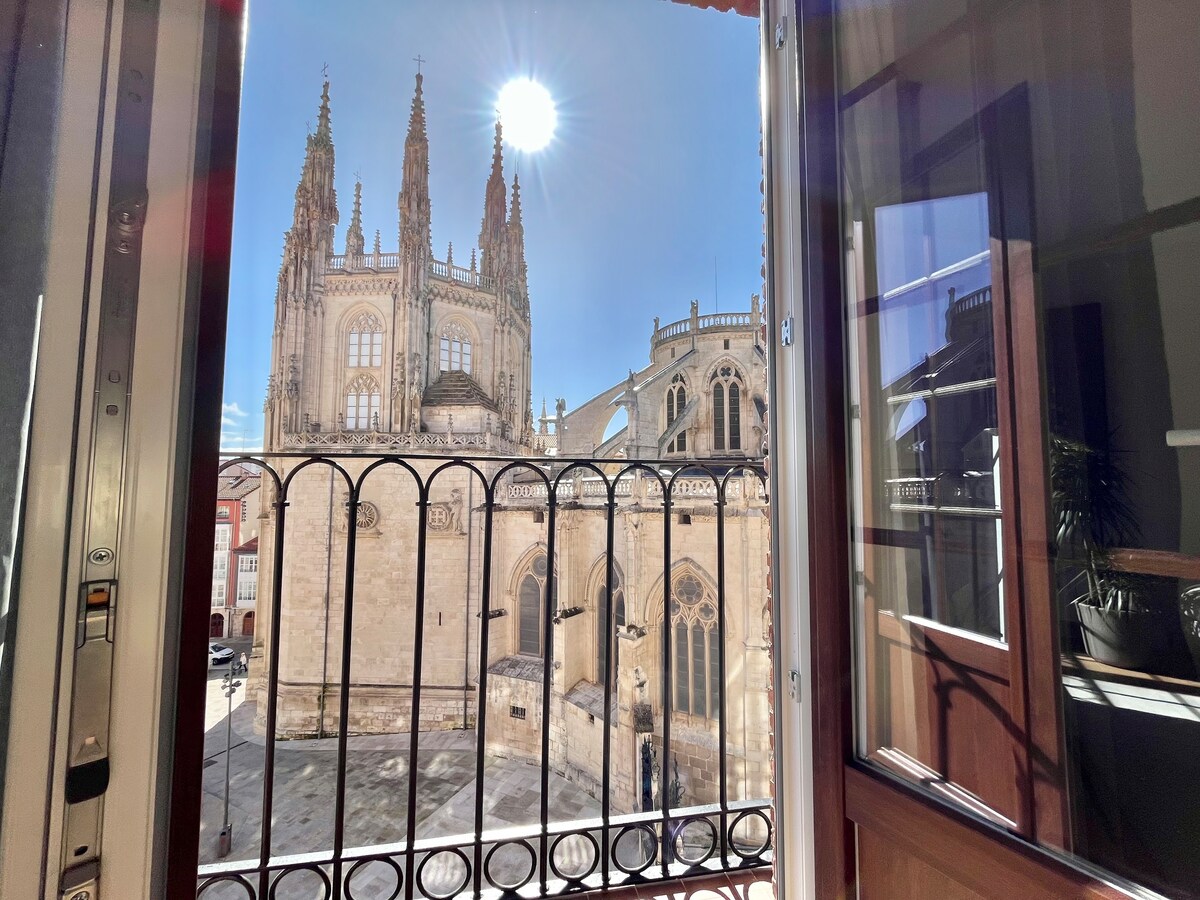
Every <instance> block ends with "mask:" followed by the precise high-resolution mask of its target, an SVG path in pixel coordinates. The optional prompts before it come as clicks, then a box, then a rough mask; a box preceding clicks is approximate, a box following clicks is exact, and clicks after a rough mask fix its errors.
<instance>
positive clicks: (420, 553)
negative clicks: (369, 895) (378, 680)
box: [404, 482, 429, 900]
mask: <svg viewBox="0 0 1200 900" xmlns="http://www.w3.org/2000/svg"><path fill="white" fill-rule="evenodd" d="M417 508H418V509H419V510H420V513H419V515H420V519H419V521H418V522H417V572H416V578H417V596H416V607H415V609H414V611H413V613H414V616H415V618H416V622H415V624H414V627H413V678H412V704H411V706H410V712H409V721H408V732H409V740H408V798H407V805H408V821H407V832H408V840H407V842H406V846H405V848H404V897H405V900H412V898H413V890H414V888H415V884H416V880H417V868H416V865H415V862H416V846H415V845H416V841H417V747H418V744H419V739H420V736H421V663H422V658H421V657H422V650H423V649H424V644H425V550H426V546H425V545H426V541H427V538H428V533H427V532H428V524H429V484H428V482H426V483H425V484H422V485H420V496H419V497H418V499H417Z"/></svg>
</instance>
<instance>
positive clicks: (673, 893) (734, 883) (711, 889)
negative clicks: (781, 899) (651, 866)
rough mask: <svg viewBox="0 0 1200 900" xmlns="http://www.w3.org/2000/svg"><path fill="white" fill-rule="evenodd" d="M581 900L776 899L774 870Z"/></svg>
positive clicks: (684, 880) (676, 882) (662, 883)
mask: <svg viewBox="0 0 1200 900" xmlns="http://www.w3.org/2000/svg"><path fill="white" fill-rule="evenodd" d="M575 896H578V897H580V898H583V900H589V898H590V900H599V898H606V900H775V882H774V869H773V868H772V867H771V866H758V867H757V868H753V869H733V870H731V871H729V872H719V873H714V874H705V875H697V876H695V877H694V878H679V879H673V880H671V881H659V882H650V883H647V884H637V885H628V886H625V885H623V886H621V887H618V888H613V889H611V890H607V891H589V892H588V893H585V894H578V895H575Z"/></svg>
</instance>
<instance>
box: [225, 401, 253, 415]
mask: <svg viewBox="0 0 1200 900" xmlns="http://www.w3.org/2000/svg"><path fill="white" fill-rule="evenodd" d="M221 412H222V413H224V414H225V415H229V416H237V417H238V418H241V417H242V416H248V415H250V414H249V413H248V412H246V411H245V410H244V409H242V408H241V407H240V406H238V405H237V403H236V402H234V403H222V404H221Z"/></svg>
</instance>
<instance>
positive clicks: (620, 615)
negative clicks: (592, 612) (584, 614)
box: [596, 565, 625, 684]
mask: <svg viewBox="0 0 1200 900" xmlns="http://www.w3.org/2000/svg"><path fill="white" fill-rule="evenodd" d="M612 599H613V609H614V610H615V615H614V616H613V626H614V631H613V641H612V649H613V661H612V662H613V667H612V670H613V672H616V671H617V665H618V664H619V662H620V653H619V648H620V646H621V643H620V641H618V640H617V634H619V633H620V631H621V629H623V628H624V627H625V588H624V580H623V579H622V577H621V570H620V569H619V568H617V566H615V565H614V566H613V589H612ZM606 622H608V597H607V592H606V591H605V590H604V579H603V578H602V579H600V583H599V584H598V585H596V683H597V684H603V683H604V637H605V631H606V629H605V623H606Z"/></svg>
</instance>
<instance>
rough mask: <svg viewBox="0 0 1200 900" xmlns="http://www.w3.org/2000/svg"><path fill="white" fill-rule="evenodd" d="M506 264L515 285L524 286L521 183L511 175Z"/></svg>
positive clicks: (517, 177)
mask: <svg viewBox="0 0 1200 900" xmlns="http://www.w3.org/2000/svg"><path fill="white" fill-rule="evenodd" d="M507 237H508V264H509V267H510V269H511V271H512V274H513V276H514V277H515V278H516V281H517V284H518V285H520V286H522V287H523V286H524V284H525V276H526V270H525V225H524V224H523V223H522V221H521V181H520V178H519V176H517V175H516V174H514V175H513V186H512V210H511V212H510V213H509V217H508V234H507Z"/></svg>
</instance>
